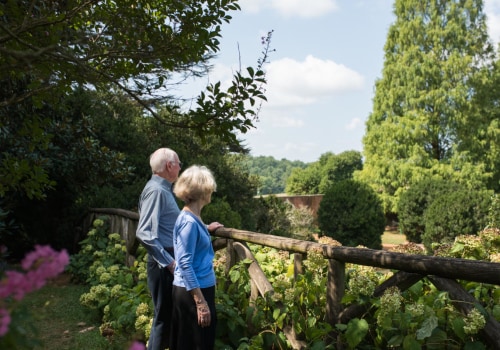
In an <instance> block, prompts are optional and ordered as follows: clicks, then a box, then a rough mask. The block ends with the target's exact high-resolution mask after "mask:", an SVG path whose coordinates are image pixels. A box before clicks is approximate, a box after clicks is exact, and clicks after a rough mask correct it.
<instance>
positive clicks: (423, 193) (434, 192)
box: [398, 179, 460, 243]
mask: <svg viewBox="0 0 500 350" xmlns="http://www.w3.org/2000/svg"><path fill="white" fill-rule="evenodd" d="M459 189H460V186H459V185H458V184H456V183H453V182H450V181H445V180H441V179H425V180H422V181H420V182H418V183H416V184H415V185H413V186H411V187H410V188H409V189H408V190H406V191H405V192H403V193H402V194H401V196H400V197H399V202H398V224H399V231H400V232H401V233H402V234H404V235H405V236H406V239H407V240H408V241H410V242H413V243H422V235H423V234H424V232H425V220H424V213H425V211H426V209H427V208H428V207H429V205H430V204H431V203H432V202H433V201H434V199H435V198H437V197H439V196H440V195H441V194H442V193H446V192H452V191H457V190H459Z"/></svg>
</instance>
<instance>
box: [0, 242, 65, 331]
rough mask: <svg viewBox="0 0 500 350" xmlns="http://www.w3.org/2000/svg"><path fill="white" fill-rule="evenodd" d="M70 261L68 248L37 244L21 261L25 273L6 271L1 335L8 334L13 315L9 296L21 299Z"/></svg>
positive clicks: (1, 283)
mask: <svg viewBox="0 0 500 350" xmlns="http://www.w3.org/2000/svg"><path fill="white" fill-rule="evenodd" d="M68 263H69V255H68V253H67V252H66V250H62V251H61V252H56V251H55V250H53V249H52V248H51V247H50V246H40V245H37V246H35V250H34V251H32V252H30V253H28V254H26V256H25V257H24V259H23V261H22V262H21V266H22V268H23V269H24V270H25V271H26V272H25V273H23V272H19V271H5V274H4V276H3V278H2V279H1V280H0V337H2V336H4V335H5V334H7V332H8V331H9V324H10V322H11V317H10V314H9V311H8V310H7V309H6V308H5V305H6V302H7V303H8V302H9V298H13V299H14V300H16V301H19V300H21V299H23V298H24V295H25V294H26V293H30V292H32V291H34V290H37V289H40V288H42V287H43V286H44V285H45V283H46V281H47V280H48V279H49V278H53V277H56V276H57V275H59V274H60V273H61V272H63V271H64V268H65V267H66V265H68Z"/></svg>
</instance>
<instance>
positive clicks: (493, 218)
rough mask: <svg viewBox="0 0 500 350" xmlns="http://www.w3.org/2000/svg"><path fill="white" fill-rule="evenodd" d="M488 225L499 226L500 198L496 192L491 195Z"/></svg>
mask: <svg viewBox="0 0 500 350" xmlns="http://www.w3.org/2000/svg"><path fill="white" fill-rule="evenodd" d="M488 226H489V227H490V228H500V198H499V196H498V194H496V193H495V194H494V195H493V196H491V207H490V209H489V211H488Z"/></svg>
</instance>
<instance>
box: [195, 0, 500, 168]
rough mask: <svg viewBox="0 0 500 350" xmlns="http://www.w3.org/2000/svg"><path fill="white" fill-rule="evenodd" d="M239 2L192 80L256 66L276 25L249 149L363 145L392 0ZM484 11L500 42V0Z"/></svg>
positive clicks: (224, 77)
mask: <svg viewBox="0 0 500 350" xmlns="http://www.w3.org/2000/svg"><path fill="white" fill-rule="evenodd" d="M239 3H240V6H241V8H242V10H241V11H238V12H235V13H233V14H232V15H233V19H232V21H231V23H230V24H228V25H227V24H226V25H224V26H223V32H222V36H223V38H222V40H221V52H220V53H219V55H218V57H217V59H216V60H215V61H214V62H213V63H214V69H213V70H212V72H211V73H210V75H209V77H207V78H206V79H204V81H203V82H201V83H200V82H198V83H193V82H192V83H190V87H189V88H190V89H191V88H194V86H195V85H196V84H201V85H205V84H206V83H207V82H209V81H210V82H215V81H221V82H225V81H226V82H227V81H228V80H229V79H230V77H231V76H232V74H233V72H234V71H235V70H238V69H239V67H240V65H241V67H243V68H245V67H247V66H254V67H255V66H256V65H257V59H258V58H259V57H260V54H261V51H262V49H263V46H262V44H261V37H262V36H264V35H265V34H266V33H267V32H268V31H270V30H273V31H274V33H273V35H272V41H271V48H272V49H274V50H276V51H275V52H272V53H271V54H270V57H269V63H267V64H266V66H265V70H266V74H267V80H268V84H267V91H266V96H267V98H268V102H265V103H263V104H262V107H261V110H260V114H259V121H258V122H257V123H256V124H255V126H256V128H255V129H252V130H251V131H250V132H249V133H247V134H244V135H240V138H241V139H243V140H244V141H245V142H244V143H245V144H246V145H247V146H248V147H249V148H250V149H251V154H252V155H253V156H261V155H262V156H273V157H274V158H276V159H278V160H280V159H283V158H284V159H288V160H301V161H303V162H307V163H309V162H314V161H316V160H318V159H319V157H320V156H321V155H322V154H324V153H326V152H332V153H334V154H338V153H341V152H343V151H347V150H358V151H362V137H363V135H364V132H365V121H366V119H367V117H368V115H369V114H370V112H371V109H372V98H373V94H374V84H375V80H376V79H378V78H380V77H381V75H382V68H383V55H384V51H383V49H384V44H385V41H386V36H387V31H388V29H389V26H390V25H391V23H392V22H393V21H394V15H393V13H392V9H393V4H394V1H393V0H364V1H363V0H359V1H358V0H240V2H239ZM485 12H486V14H487V16H488V26H489V31H490V35H491V37H492V39H493V40H494V42H498V41H499V39H500V0H486V1H485ZM240 60H241V63H240ZM201 85H200V87H201ZM199 90H200V89H198V91H199Z"/></svg>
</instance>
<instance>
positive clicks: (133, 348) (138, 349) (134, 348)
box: [128, 341, 146, 350]
mask: <svg viewBox="0 0 500 350" xmlns="http://www.w3.org/2000/svg"><path fill="white" fill-rule="evenodd" d="M128 350H146V347H145V346H144V344H142V343H141V342H138V341H134V342H133V343H132V345H130V348H128Z"/></svg>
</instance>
